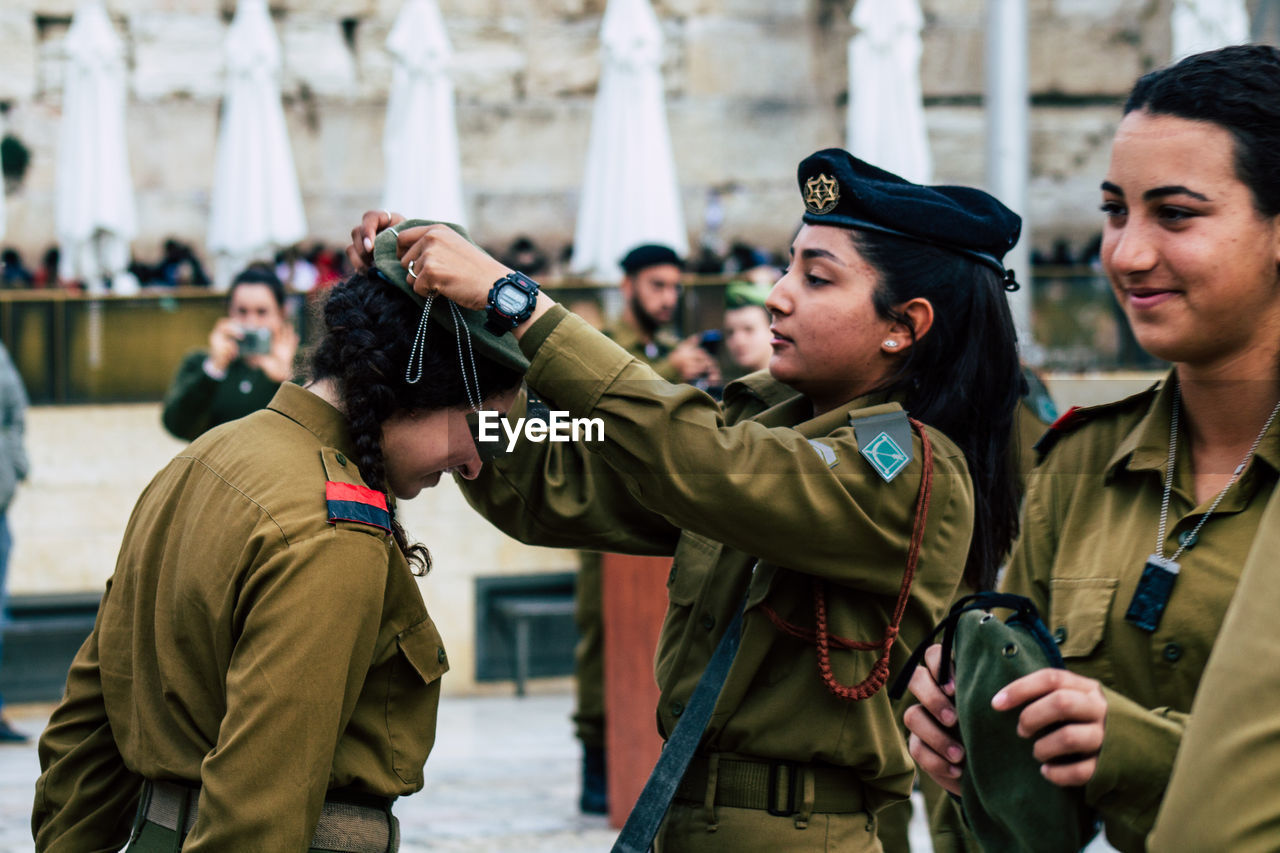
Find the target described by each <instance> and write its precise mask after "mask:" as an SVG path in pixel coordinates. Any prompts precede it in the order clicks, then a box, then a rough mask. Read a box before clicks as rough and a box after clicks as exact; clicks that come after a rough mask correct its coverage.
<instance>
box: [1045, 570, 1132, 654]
mask: <svg viewBox="0 0 1280 853" xmlns="http://www.w3.org/2000/svg"><path fill="white" fill-rule="evenodd" d="M1118 583H1119V579H1118V578H1053V579H1051V581H1050V585H1049V594H1050V596H1051V599H1050V602H1049V611H1050V614H1049V615H1050V618H1049V624H1048V628H1049V633H1050V634H1052V635H1053V639H1054V642H1056V643H1057V644H1058V649H1059V651H1061V652H1062V656H1063V657H1064V658H1085V657H1089V656H1090V655H1092V654H1093V653H1094V652H1095V651H1096V650H1097V648H1098V646H1099V645H1100V644H1101V643H1102V638H1103V635H1104V634H1105V633H1106V628H1107V614H1109V613H1110V612H1111V601H1112V599H1114V598H1115V594H1116V585H1117V584H1118Z"/></svg>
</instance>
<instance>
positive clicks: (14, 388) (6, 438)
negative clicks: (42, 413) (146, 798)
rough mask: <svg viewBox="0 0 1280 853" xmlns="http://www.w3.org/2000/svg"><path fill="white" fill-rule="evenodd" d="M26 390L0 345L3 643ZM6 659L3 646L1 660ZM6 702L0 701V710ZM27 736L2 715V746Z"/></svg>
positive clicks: (23, 457) (23, 474)
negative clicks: (11, 508)
mask: <svg viewBox="0 0 1280 853" xmlns="http://www.w3.org/2000/svg"><path fill="white" fill-rule="evenodd" d="M26 412H27V391H26V389H25V388H24V387H23V385H22V377H21V376H19V375H18V370H17V368H15V367H14V366H13V360H12V359H10V358H9V351H8V350H7V349H5V347H4V344H0V643H2V642H3V640H4V623H5V606H6V599H7V598H8V593H7V590H8V586H7V578H6V576H7V574H8V568H9V552H10V551H11V550H12V548H13V537H12V536H11V535H10V532H9V520H8V513H9V504H10V502H11V501H12V500H13V495H14V492H15V491H17V488H18V483H20V482H22V481H23V480H25V479H27V449H26V445H25V444H24V442H23V432H24V429H25V424H26ZM3 659H4V655H3V647H2V646H0V660H3ZM3 704H4V700H3V699H0V708H3ZM26 741H27V736H26V735H24V734H23V733H22V732H20V731H18V730H17V729H15V728H14V727H13V726H11V725H10V724H9V721H8V720H6V719H5V718H4V716H3V714H0V743H25V742H26Z"/></svg>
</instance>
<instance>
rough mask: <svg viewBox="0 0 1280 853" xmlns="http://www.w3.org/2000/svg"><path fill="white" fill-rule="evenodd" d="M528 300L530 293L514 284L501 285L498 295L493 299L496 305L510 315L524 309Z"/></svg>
mask: <svg viewBox="0 0 1280 853" xmlns="http://www.w3.org/2000/svg"><path fill="white" fill-rule="evenodd" d="M528 301H529V297H528V294H526V293H524V291H522V290H520V288H518V287H515V286H514V285H507V286H505V287H499V288H498V293H497V296H496V297H495V298H494V300H493V302H494V306H495V307H496V308H497V309H498V310H499V311H501V312H502V313H503V314H506V315H507V316H508V317H510V316H513V315H515V314H519V313H520V312H521V311H523V310H524V307H525V305H527V304H528Z"/></svg>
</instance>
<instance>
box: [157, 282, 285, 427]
mask: <svg viewBox="0 0 1280 853" xmlns="http://www.w3.org/2000/svg"><path fill="white" fill-rule="evenodd" d="M284 300H285V293H284V285H283V284H281V283H280V279H278V278H277V277H276V276H275V274H274V273H272V272H271V271H270V270H268V269H264V268H261V267H250V268H249V269H246V270H245V271H244V272H242V273H240V274H239V275H238V276H236V278H235V280H234V281H232V283H231V290H230V291H228V293H227V316H226V317H223V318H221V319H220V320H218V322H217V323H216V324H214V327H213V331H212V332H210V333H209V349H208V350H207V351H204V350H197V351H196V352H193V353H190V354H189V355H188V356H187V357H186V358H185V359H183V361H182V366H181V367H179V368H178V375H177V376H175V377H174V380H173V384H171V385H170V386H169V390H168V392H167V393H166V394H165V398H164V413H163V415H162V416H161V419H162V421H163V422H164V426H165V429H167V430H169V432H170V433H172V434H173V435H174V436H176V437H178V438H181V439H185V440H187V441H194V440H195V439H196V438H197V437H198V436H199V435H200V434H201V433H203V432H205V431H206V430H210V429H212V428H213V427H216V426H218V425H219V424H223V423H226V422H227V421H233V420H235V419H236V418H241V417H244V416H245V415H247V414H249V413H251V412H255V411H257V410H258V409H261V408H263V407H265V406H266V405H267V404H268V403H269V402H271V398H272V396H273V395H274V394H275V393H276V390H277V389H278V388H279V387H280V383H282V382H284V381H286V380H288V379H290V378H292V377H293V372H294V371H293V361H294V356H295V354H296V353H297V351H298V334H297V332H295V331H294V329H293V326H292V324H290V323H289V322H288V321H287V320H286V319H285V310H284Z"/></svg>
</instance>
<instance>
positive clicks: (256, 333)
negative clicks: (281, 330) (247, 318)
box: [240, 326, 271, 355]
mask: <svg viewBox="0 0 1280 853" xmlns="http://www.w3.org/2000/svg"><path fill="white" fill-rule="evenodd" d="M240 332H241V337H240V354H241V355H266V354H267V353H269V352H271V330H270V329H267V328H261V327H253V326H249V327H244V328H241V330H240Z"/></svg>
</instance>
